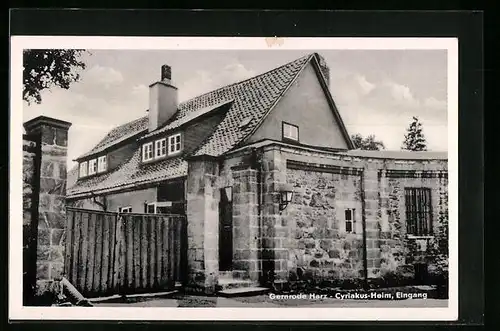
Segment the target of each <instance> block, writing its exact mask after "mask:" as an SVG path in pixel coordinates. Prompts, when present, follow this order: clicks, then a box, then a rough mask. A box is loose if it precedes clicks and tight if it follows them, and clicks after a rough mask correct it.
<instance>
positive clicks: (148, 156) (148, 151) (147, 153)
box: [142, 142, 153, 161]
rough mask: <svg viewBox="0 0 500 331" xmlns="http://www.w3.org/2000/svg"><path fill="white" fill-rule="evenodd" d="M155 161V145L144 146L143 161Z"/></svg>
mask: <svg viewBox="0 0 500 331" xmlns="http://www.w3.org/2000/svg"><path fill="white" fill-rule="evenodd" d="M152 159H153V143H152V142H150V143H147V144H144V145H142V160H143V161H149V160H152Z"/></svg>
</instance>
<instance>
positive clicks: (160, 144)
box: [155, 138, 167, 157]
mask: <svg viewBox="0 0 500 331" xmlns="http://www.w3.org/2000/svg"><path fill="white" fill-rule="evenodd" d="M165 155H167V139H166V138H163V139H160V140H157V141H155V157H162V156H165Z"/></svg>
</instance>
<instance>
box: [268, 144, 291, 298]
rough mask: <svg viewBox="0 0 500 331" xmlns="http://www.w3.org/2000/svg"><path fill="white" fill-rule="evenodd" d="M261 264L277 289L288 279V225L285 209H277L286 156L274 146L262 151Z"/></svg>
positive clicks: (283, 180) (282, 183) (270, 282)
mask: <svg viewBox="0 0 500 331" xmlns="http://www.w3.org/2000/svg"><path fill="white" fill-rule="evenodd" d="M262 167H263V171H262V212H261V217H262V221H261V225H262V255H261V256H262V268H263V278H264V279H263V281H264V283H265V284H266V285H274V286H275V287H276V288H278V289H280V288H281V287H282V286H283V285H284V284H286V283H287V282H288V259H289V256H288V255H289V243H290V240H289V238H290V228H289V226H288V223H287V222H288V218H287V217H286V211H285V212H283V214H280V211H279V198H280V197H279V188H280V186H281V185H284V184H286V160H284V159H283V158H282V155H281V152H280V151H279V150H277V149H272V148H271V149H269V150H265V151H264V152H263V155H262Z"/></svg>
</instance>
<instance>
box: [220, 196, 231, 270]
mask: <svg viewBox="0 0 500 331" xmlns="http://www.w3.org/2000/svg"><path fill="white" fill-rule="evenodd" d="M220 197H221V199H220V202H219V270H220V271H229V270H231V269H232V267H233V202H232V190H231V187H226V188H223V189H221V192H220Z"/></svg>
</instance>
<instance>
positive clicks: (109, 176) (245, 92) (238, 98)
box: [68, 54, 313, 197]
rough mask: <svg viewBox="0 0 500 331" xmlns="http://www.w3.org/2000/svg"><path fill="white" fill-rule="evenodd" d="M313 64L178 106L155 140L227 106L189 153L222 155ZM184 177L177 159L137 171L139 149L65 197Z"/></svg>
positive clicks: (132, 127) (123, 131)
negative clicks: (206, 134)
mask: <svg viewBox="0 0 500 331" xmlns="http://www.w3.org/2000/svg"><path fill="white" fill-rule="evenodd" d="M312 58H313V55H312V54H310V55H307V56H304V57H301V58H299V59H297V60H295V61H292V62H290V63H287V64H285V65H283V66H281V67H278V68H275V69H273V70H271V71H268V72H266V73H263V74H260V75H258V76H255V77H252V78H250V79H247V80H244V81H241V82H238V83H234V84H231V85H228V86H225V87H221V88H219V89H217V90H214V91H211V92H208V93H205V94H203V95H200V96H198V97H195V98H193V99H190V100H187V101H185V102H183V103H180V104H179V107H178V111H177V113H175V114H174V116H173V117H172V120H171V121H169V123H167V125H166V126H164V127H162V128H160V129H159V130H157V131H156V132H155V133H153V134H156V133H157V132H160V131H161V132H164V131H167V130H170V129H172V128H173V127H178V126H179V125H183V124H185V123H186V122H187V121H190V120H193V119H195V118H197V117H198V116H201V115H202V114H205V113H207V112H210V111H212V110H214V109H217V108H219V107H221V106H222V105H224V104H228V103H229V102H231V104H230V108H229V110H228V111H227V114H226V116H225V117H224V119H223V120H222V121H221V122H220V123H219V125H218V126H217V127H216V128H215V131H214V133H213V134H212V135H211V136H209V137H208V138H207V139H206V140H205V142H204V143H203V144H202V145H201V146H200V147H199V148H198V149H197V150H196V151H195V152H194V153H193V155H210V156H219V155H222V154H224V153H225V152H227V151H229V150H230V149H232V148H233V147H235V146H236V145H237V144H238V143H240V142H241V141H242V140H243V139H244V138H246V137H247V136H248V135H249V134H250V133H251V132H253V130H254V129H256V127H257V126H258V125H259V124H260V123H261V121H262V120H263V119H264V117H265V116H266V115H267V114H268V113H269V111H270V110H271V109H272V108H273V106H274V105H275V104H276V103H277V102H278V100H279V99H280V98H281V96H282V95H283V94H284V92H286V90H287V89H288V87H289V86H290V85H291V84H292V83H293V82H294V80H295V78H296V77H298V75H299V73H300V72H301V71H302V69H303V68H304V67H305V65H306V64H307V63H308V62H309V60H310V59H312ZM246 118H251V120H250V121H249V123H248V124H247V125H244V126H240V123H241V121H242V120H243V119H246ZM245 121H247V120H245ZM147 126H148V118H147V116H145V117H142V118H140V119H138V120H136V121H132V122H130V123H127V124H124V125H122V126H120V127H117V128H115V129H113V130H112V131H111V132H109V133H108V135H107V136H106V137H105V138H104V139H103V140H102V141H101V142H100V143H99V144H98V145H97V146H96V147H94V148H93V149H92V150H91V151H89V152H88V153H85V154H84V155H82V156H81V157H83V156H88V155H91V154H93V153H97V152H98V151H102V150H104V149H106V148H108V147H110V146H112V145H113V144H115V143H117V142H118V141H121V140H123V139H126V138H127V137H131V136H133V135H135V134H138V133H140V132H141V131H143V130H146V129H147ZM147 135H148V136H149V135H150V134H147ZM142 137H144V135H143V136H142ZM186 174H187V162H186V161H184V160H183V159H180V158H175V159H167V160H165V161H161V162H158V163H155V164H151V165H142V166H141V165H140V149H138V150H137V151H136V152H135V154H134V156H133V157H132V158H131V159H130V160H129V161H127V162H126V163H124V164H123V165H121V166H120V167H119V168H117V169H115V170H113V171H112V172H111V173H106V174H103V175H99V176H95V177H90V178H87V179H82V180H78V181H77V183H76V184H75V185H74V186H73V187H70V188H68V196H69V197H71V196H77V195H79V194H83V193H89V192H91V191H92V192H94V193H104V192H105V191H111V190H115V189H118V188H123V187H128V186H130V185H137V184H140V183H149V182H154V181H160V180H165V179H169V178H174V177H180V176H185V175H186Z"/></svg>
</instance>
